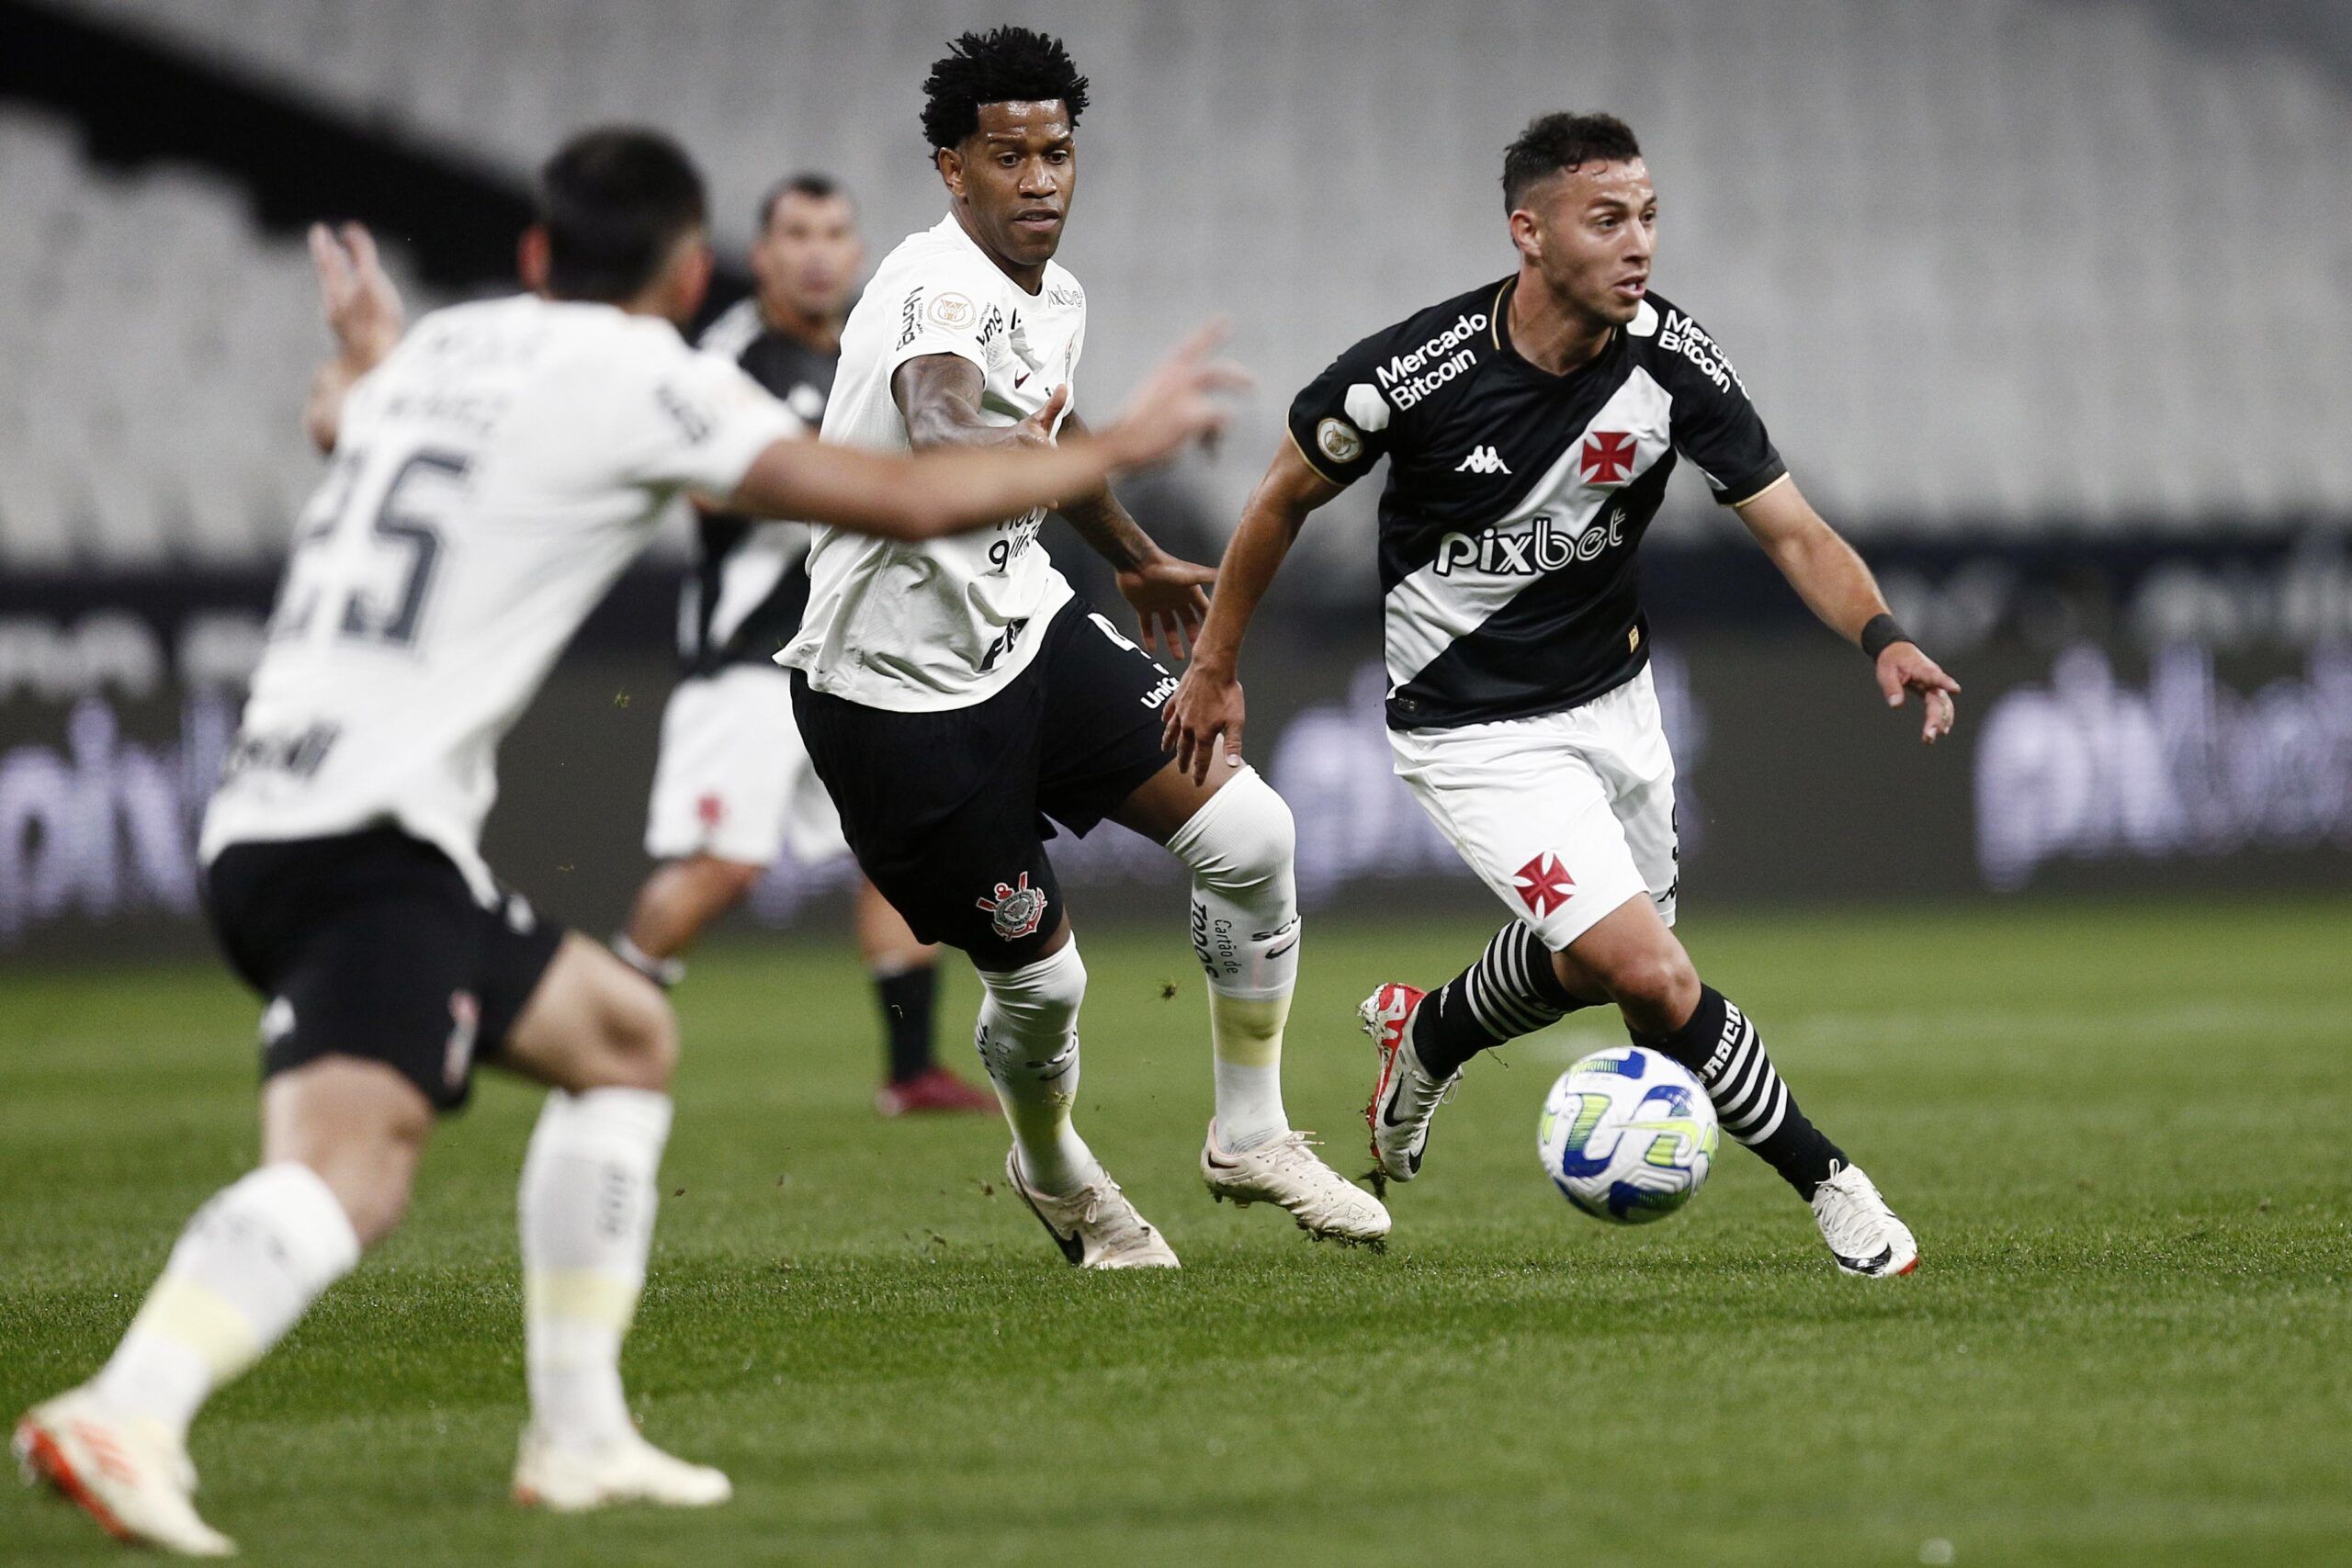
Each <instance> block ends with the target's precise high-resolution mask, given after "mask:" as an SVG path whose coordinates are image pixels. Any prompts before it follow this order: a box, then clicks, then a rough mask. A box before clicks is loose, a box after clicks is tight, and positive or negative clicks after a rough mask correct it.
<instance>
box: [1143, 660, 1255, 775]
mask: <svg viewBox="0 0 2352 1568" xmlns="http://www.w3.org/2000/svg"><path fill="white" fill-rule="evenodd" d="M1248 716H1249V715H1248V708H1247V705H1245V704H1244V703H1243V702H1242V700H1241V682H1240V680H1239V678H1238V677H1237V676H1235V675H1234V674H1232V673H1231V672H1230V671H1223V670H1212V669H1210V668H1209V667H1208V666H1207V665H1205V664H1195V665H1193V667H1192V668H1191V669H1189V670H1186V671H1184V678H1183V679H1182V680H1181V681H1179V682H1176V694H1175V695H1173V696H1171V697H1170V698H1169V699H1168V717H1167V722H1166V723H1165V724H1164V725H1163V726H1162V727H1161V729H1160V734H1159V744H1160V747H1161V748H1162V749H1163V750H1171V751H1173V752H1175V753H1176V765H1177V767H1179V768H1181V769H1182V770H1183V771H1184V772H1185V773H1190V774H1192V775H1193V783H1194V784H1204V783H1206V782H1207V781H1208V776H1209V763H1210V761H1212V760H1213V759H1215V758H1216V757H1217V756H1218V755H1220V754H1222V755H1223V756H1224V758H1225V765H1226V766H1227V767H1228V768H1238V767H1239V766H1240V765H1241V727H1242V723H1243V721H1244V720H1245V719H1246V718H1247V717H1248ZM1220 741H1222V742H1223V744H1221V745H1220V744H1219V742H1220Z"/></svg>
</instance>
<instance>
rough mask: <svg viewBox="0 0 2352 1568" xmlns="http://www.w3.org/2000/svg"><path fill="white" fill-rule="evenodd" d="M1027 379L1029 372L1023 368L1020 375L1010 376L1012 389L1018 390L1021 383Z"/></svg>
mask: <svg viewBox="0 0 2352 1568" xmlns="http://www.w3.org/2000/svg"><path fill="white" fill-rule="evenodd" d="M1028 379H1029V372H1027V371H1026V370H1023V372H1022V373H1021V374H1020V375H1018V376H1015V377H1014V378H1012V385H1013V389H1014V390H1016V391H1017V390H1019V389H1020V388H1021V387H1022V385H1023V383H1024V382H1026V381H1027V380H1028Z"/></svg>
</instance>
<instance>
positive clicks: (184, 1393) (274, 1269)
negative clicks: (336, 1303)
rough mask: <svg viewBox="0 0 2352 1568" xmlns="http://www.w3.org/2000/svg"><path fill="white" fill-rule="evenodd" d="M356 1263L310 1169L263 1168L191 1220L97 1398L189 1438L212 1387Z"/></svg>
mask: <svg viewBox="0 0 2352 1568" xmlns="http://www.w3.org/2000/svg"><path fill="white" fill-rule="evenodd" d="M358 1261H359V1235H358V1233H357V1232H356V1231H354V1230H353V1229H352V1228H351V1219H350V1216H349V1215H347V1214H345V1213H344V1212H343V1205H342V1204H341V1203H340V1202H338V1201H336V1200H335V1195H334V1193H333V1192H332V1191H330V1190H328V1188H327V1184H326V1183H325V1182H323V1181H322V1180H320V1179H319V1178H318V1174H317V1173H316V1172H315V1171H313V1170H311V1168H309V1167H308V1166H304V1165H297V1164H294V1163H292V1162H290V1161H288V1162H285V1163H281V1164H277V1165H266V1166H264V1167H262V1168H260V1169H259V1170H256V1171H254V1172H252V1173H251V1174H249V1175H247V1176H245V1177H244V1178H243V1179H241V1180H239V1181H236V1182H234V1183H232V1184H231V1185H230V1186H228V1187H225V1188H223V1189H222V1190H220V1192H218V1193H217V1194H215V1195H214V1196H213V1198H212V1201H210V1202H209V1203H207V1204H205V1205H204V1207H202V1208H201V1209H198V1211H197V1212H196V1217H195V1218H194V1219H192V1220H190V1221H188V1223H187V1230H185V1231H183V1232H181V1233H180V1239H179V1242H178V1244H177V1245H176V1246H175V1247H173V1248H172V1256H171V1260H170V1261H169V1262H167V1263H165V1264H164V1275H163V1278H162V1279H160V1280H156V1281H155V1287H154V1289H153V1290H152V1291H150V1292H147V1301H146V1303H145V1304H144V1305H142V1306H141V1308H140V1309H139V1315H138V1316H137V1317H136V1318H133V1319H132V1320H131V1324H130V1332H129V1333H127V1334H125V1335H124V1336H123V1337H122V1343H121V1344H120V1345H119V1346H118V1347H117V1348H116V1349H115V1353H114V1356H113V1358H112V1359H109V1360H108V1361H107V1364H106V1369H105V1370H104V1371H101V1372H99V1373H98V1375H97V1378H96V1385H95V1386H96V1393H97V1394H98V1396H99V1397H100V1398H101V1399H104V1400H105V1401H106V1402H107V1403H108V1404H112V1405H114V1406H115V1407H116V1408H118V1409H119V1410H121V1411H123V1412H124V1413H126V1414H128V1415H131V1416H143V1417H146V1418H148V1419H150V1420H153V1421H157V1422H160V1423H162V1424H163V1426H164V1427H165V1428H166V1429H167V1430H168V1431H169V1432H170V1433H171V1434H172V1436H173V1437H174V1438H178V1439H181V1440H185V1439H186V1438H187V1427H188V1423H189V1422H190V1421H193V1420H194V1419H195V1418H196V1413H197V1410H198V1407H200V1406H201V1405H202V1404H204V1402H205V1400H206V1399H207V1398H209V1396H210V1395H211V1393H212V1391H213V1390H214V1389H216V1388H219V1387H220V1385H221V1384H222V1383H225V1382H228V1381H229V1380H230V1379H232V1378H233V1377H235V1376H236V1375H237V1374H238V1373H240V1372H242V1371H244V1370H245V1369H246V1368H248V1367H250V1366H252V1365H253V1364H254V1362H255V1361H257V1360H259V1359H261V1358H262V1356H263V1355H264V1354H266V1352H267V1351H268V1349H269V1348H270V1347H271V1346H273V1345H275V1344H277V1341H278V1340H279V1339H280V1338H281V1337H284V1336H285V1333H286V1331H287V1330H288V1329H289V1328H291V1327H293V1326H294V1323H295V1320H296V1319H298V1318H300V1316H301V1315H302V1314H303V1313H305V1312H307V1311H309V1310H310V1305H311V1303H312V1302H314V1301H316V1300H318V1298H319V1294H320V1292H322V1291H324V1290H325V1289H326V1288H327V1287H328V1286H329V1285H332V1284H334V1282H335V1281H336V1280H340V1279H342V1278H343V1277H344V1276H345V1274H348V1273H349V1272H351V1269H352V1266H353V1265H354V1264H356V1263H357V1262H358Z"/></svg>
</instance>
